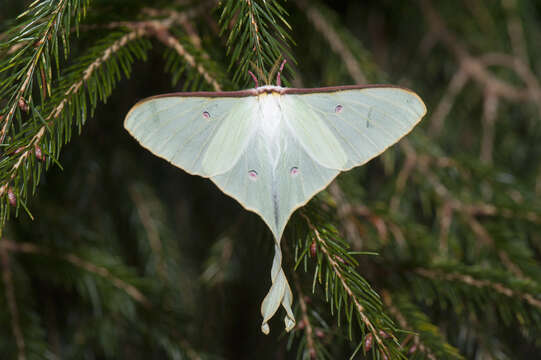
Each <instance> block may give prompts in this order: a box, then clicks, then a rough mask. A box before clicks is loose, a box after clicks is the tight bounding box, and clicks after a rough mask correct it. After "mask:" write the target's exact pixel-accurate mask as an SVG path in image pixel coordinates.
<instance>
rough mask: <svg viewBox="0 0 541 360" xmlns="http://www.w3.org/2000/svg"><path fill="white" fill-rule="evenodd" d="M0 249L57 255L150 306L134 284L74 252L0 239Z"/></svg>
mask: <svg viewBox="0 0 541 360" xmlns="http://www.w3.org/2000/svg"><path fill="white" fill-rule="evenodd" d="M0 250H2V251H8V250H9V251H14V252H21V253H25V254H38V255H46V256H51V257H57V258H60V259H63V260H65V261H67V262H69V263H71V264H73V265H75V266H77V267H79V268H82V269H84V270H86V271H88V272H91V273H93V274H96V275H98V276H101V277H102V278H104V279H106V280H108V281H109V282H111V283H112V284H113V285H114V286H115V287H117V288H119V289H121V290H123V291H124V292H126V293H127V294H128V295H129V296H130V297H131V298H132V299H134V300H135V301H137V302H138V303H140V304H141V305H143V306H145V307H147V308H150V307H151V303H150V301H149V300H148V299H147V298H146V296H145V295H143V293H141V292H140V291H139V290H138V289H137V288H136V287H135V286H133V285H131V284H128V283H127V282H125V281H124V280H122V279H120V278H118V277H116V276H115V275H113V274H112V273H111V272H110V271H109V270H108V269H107V268H105V267H103V266H99V265H95V264H93V263H91V262H89V261H86V260H84V259H82V258H80V257H79V256H77V255H75V254H70V253H68V254H58V253H56V252H54V251H52V250H50V249H47V248H45V247H42V246H37V245H35V244H32V243H28V242H21V243H16V242H13V241H9V240H6V239H4V240H0Z"/></svg>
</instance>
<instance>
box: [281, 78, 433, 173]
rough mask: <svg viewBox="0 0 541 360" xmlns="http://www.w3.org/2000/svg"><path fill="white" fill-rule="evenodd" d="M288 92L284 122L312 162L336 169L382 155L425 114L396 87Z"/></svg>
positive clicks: (414, 99)
mask: <svg viewBox="0 0 541 360" xmlns="http://www.w3.org/2000/svg"><path fill="white" fill-rule="evenodd" d="M322 90H323V89H322ZM292 92H293V93H292V94H291V95H287V96H284V100H283V102H282V103H283V105H284V106H283V109H284V116H285V118H286V123H287V124H289V126H290V127H291V128H292V130H293V133H294V134H295V136H297V138H298V139H299V141H300V142H301V143H302V145H303V147H304V148H305V149H306V151H307V152H308V154H310V156H311V157H312V158H313V159H314V160H315V161H317V162H318V163H319V164H321V165H323V166H325V167H327V168H331V169H337V170H341V171H345V170H349V169H351V168H353V167H355V166H359V165H362V164H364V163H366V162H367V161H369V160H370V159H372V158H374V157H376V156H378V155H379V154H381V153H382V152H383V151H385V149H387V148H388V147H389V146H391V145H393V144H394V143H396V142H397V141H398V140H400V139H401V138H402V137H403V136H404V135H406V134H407V133H409V132H410V131H411V130H412V129H413V127H415V125H417V123H418V122H419V121H420V120H421V119H422V117H423V116H424V115H425V114H426V107H425V104H424V103H423V101H422V100H421V99H420V98H419V96H418V95H417V94H415V93H414V92H412V91H409V90H406V89H402V88H398V87H366V88H360V89H346V90H339V91H332V92H313V93H301V94H296V93H295V92H294V91H292ZM297 109H300V110H297ZM312 124H317V125H316V126H315V129H317V130H318V131H314V128H313V127H312ZM323 124H324V125H323ZM329 133H331V134H332V135H334V136H330V135H329ZM328 139H331V140H328ZM335 139H336V140H337V141H338V142H339V143H340V146H336V145H334V144H333V145H331V144H332V142H334V141H335Z"/></svg>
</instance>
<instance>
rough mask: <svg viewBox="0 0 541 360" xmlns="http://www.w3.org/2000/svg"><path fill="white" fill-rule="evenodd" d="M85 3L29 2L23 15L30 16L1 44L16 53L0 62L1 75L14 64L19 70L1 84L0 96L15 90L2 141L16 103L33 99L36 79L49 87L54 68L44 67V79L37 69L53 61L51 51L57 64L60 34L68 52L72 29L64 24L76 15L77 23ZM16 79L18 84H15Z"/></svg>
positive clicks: (0, 134)
mask: <svg viewBox="0 0 541 360" xmlns="http://www.w3.org/2000/svg"><path fill="white" fill-rule="evenodd" d="M86 6H87V1H82V2H80V1H75V0H74V1H70V0H60V1H59V2H58V3H57V4H56V6H55V4H54V3H53V2H34V3H32V5H30V8H29V9H28V10H27V11H26V12H25V13H23V14H22V15H21V16H20V17H25V18H27V19H29V20H26V21H24V22H22V24H21V26H19V27H18V28H16V29H14V32H13V33H12V34H13V35H14V36H13V37H12V38H11V39H10V40H8V41H7V42H6V43H4V44H0V48H2V47H6V46H10V47H11V49H12V50H13V53H15V52H16V54H15V55H13V56H11V57H10V58H9V59H8V60H7V61H3V62H2V63H0V75H3V73H5V72H6V71H8V70H9V71H13V70H14V69H13V67H15V70H16V71H13V73H14V74H17V75H16V76H12V77H10V78H9V80H8V81H7V82H6V83H4V84H3V85H2V88H0V98H2V97H4V95H6V89H8V88H9V93H11V94H12V96H10V100H9V101H8V104H7V106H6V108H7V109H8V111H7V114H5V116H4V117H3V119H1V122H2V123H3V125H2V127H1V130H0V143H3V142H4V139H5V138H6V135H7V133H8V128H9V126H10V125H11V122H12V119H13V117H14V116H15V114H16V110H17V107H24V106H22V105H21V104H25V103H26V102H28V101H31V99H30V97H31V96H30V95H31V94H30V93H31V90H32V86H31V85H32V83H33V82H34V81H35V82H39V81H42V82H41V83H40V85H41V87H42V88H47V89H50V88H49V87H48V86H49V85H48V84H50V83H51V81H52V74H51V72H50V71H44V72H43V73H45V77H44V79H41V78H36V79H34V77H35V76H36V71H37V69H38V67H39V66H40V64H47V65H46V66H50V65H51V55H52V56H53V59H54V60H56V62H57V64H58V61H59V55H58V51H59V44H58V37H61V38H62V41H63V45H64V52H65V54H66V55H67V51H68V50H69V48H67V47H66V46H67V40H68V38H69V33H70V29H69V28H68V29H66V28H64V24H66V23H68V24H69V23H71V20H70V18H73V19H74V20H75V22H76V23H77V21H78V20H79V19H80V18H81V15H82V14H84V12H85V10H86ZM35 23H37V24H35ZM17 32H18V33H17ZM10 35H11V34H10ZM28 38H31V39H32V40H31V41H32V43H33V44H35V45H34V46H32V45H31V44H29V43H28V42H29V41H28V40H27V39H28ZM16 44H21V45H22V46H21V47H20V48H19V49H14V48H13V45H16ZM23 44H24V45H23ZM28 52H29V53H30V54H29V55H28V54H27V53H28ZM17 68H19V69H17ZM42 69H43V68H42ZM41 74H42V73H40V76H41ZM43 80H45V81H43ZM15 82H16V83H17V84H14V83H15ZM13 85H15V86H14V88H12V87H13ZM49 91H50V90H49ZM9 93H8V94H9ZM42 100H43V99H42Z"/></svg>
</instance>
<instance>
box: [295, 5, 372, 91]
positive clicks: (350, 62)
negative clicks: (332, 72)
mask: <svg viewBox="0 0 541 360" xmlns="http://www.w3.org/2000/svg"><path fill="white" fill-rule="evenodd" d="M295 3H296V4H297V6H298V7H299V8H301V9H302V10H303V11H305V13H306V16H307V17H308V20H310V22H312V24H313V25H314V28H315V29H316V30H318V31H319V32H320V33H321V34H323V37H324V38H325V40H327V43H329V45H330V47H331V49H332V50H333V51H334V52H335V53H336V54H337V55H338V56H340V57H341V58H342V60H344V65H345V66H346V69H347V71H348V73H349V74H350V75H351V77H352V78H353V81H354V82H355V83H356V84H366V83H367V80H366V76H365V75H364V74H363V72H362V70H361V67H360V66H359V62H358V61H357V60H356V59H355V56H354V55H353V53H352V52H351V51H350V49H349V47H348V46H347V45H346V44H345V43H344V42H343V41H342V39H341V38H340V35H339V34H338V33H337V32H336V30H335V29H334V27H333V26H332V25H331V24H329V22H328V21H327V20H326V19H325V17H324V16H323V15H322V14H321V12H320V11H319V10H318V9H317V8H316V7H315V6H313V5H309V4H308V2H307V1H306V0H296V1H295Z"/></svg>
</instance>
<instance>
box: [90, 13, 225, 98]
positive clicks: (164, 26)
mask: <svg viewBox="0 0 541 360" xmlns="http://www.w3.org/2000/svg"><path fill="white" fill-rule="evenodd" d="M203 5H205V4H203ZM203 5H202V6H201V7H200V9H192V10H191V11H190V12H188V13H187V14H186V13H179V12H177V11H174V10H158V9H152V8H144V9H143V14H145V15H147V16H150V17H156V16H164V15H166V16H167V17H166V18H164V19H159V20H142V21H115V22H110V23H108V24H105V25H96V26H87V27H83V30H92V29H95V28H108V29H115V28H128V29H131V30H133V31H136V30H143V31H144V33H145V35H147V36H153V37H155V38H156V39H158V40H159V41H160V42H161V43H163V44H164V45H165V46H167V47H169V48H171V49H173V51H175V52H176V53H177V54H178V56H179V57H180V58H181V59H182V60H183V61H184V62H186V63H187V64H188V65H189V66H190V67H191V68H193V69H195V70H196V71H197V72H198V73H199V75H201V76H202V77H203V78H204V79H205V81H206V82H207V83H208V84H209V85H211V86H212V88H213V89H214V91H221V90H222V87H221V86H220V84H219V82H218V80H217V79H216V78H215V77H213V76H212V75H211V73H210V72H209V70H208V69H206V68H205V66H204V64H203V63H202V62H200V61H198V60H197V59H196V57H195V56H194V54H192V53H190V51H188V50H187V49H186V47H185V46H183V45H182V44H181V42H180V41H179V40H178V38H177V37H175V36H173V35H172V34H171V32H170V28H171V27H172V26H173V25H175V24H180V25H183V26H184V27H186V26H188V25H187V21H188V19H189V18H190V17H191V16H195V15H196V14H198V12H199V11H203V10H205V9H206V8H207V6H203ZM192 30H193V29H192ZM191 38H192V39H194V38H195V39H196V40H194V45H196V47H198V48H199V51H202V49H201V47H200V40H197V39H199V38H198V36H196V35H195V33H192V36H191ZM203 57H204V58H205V59H206V62H207V63H208V62H209V58H208V55H207V54H206V53H203ZM177 65H179V64H177ZM178 76H179V75H176V77H178Z"/></svg>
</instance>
